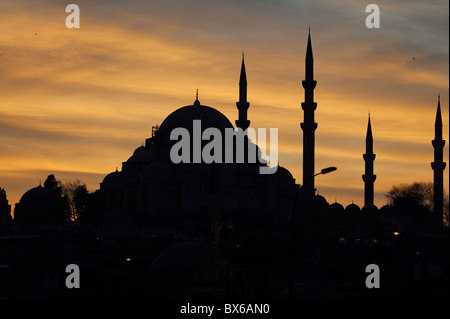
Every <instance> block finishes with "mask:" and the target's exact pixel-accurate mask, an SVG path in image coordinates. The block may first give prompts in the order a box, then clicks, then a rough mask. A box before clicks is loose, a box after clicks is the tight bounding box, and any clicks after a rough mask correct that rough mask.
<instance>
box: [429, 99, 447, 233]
mask: <svg viewBox="0 0 450 319" xmlns="http://www.w3.org/2000/svg"><path fill="white" fill-rule="evenodd" d="M432 144H433V148H434V162H433V163H431V167H432V168H433V171H434V187H433V188H434V196H433V197H434V211H433V217H434V218H433V219H434V222H435V225H436V226H442V224H443V209H444V169H445V162H444V145H445V140H443V139H442V116H441V98H440V96H439V97H438V106H437V112H436V121H435V123H434V140H433V141H432Z"/></svg>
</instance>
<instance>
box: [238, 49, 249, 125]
mask: <svg viewBox="0 0 450 319" xmlns="http://www.w3.org/2000/svg"><path fill="white" fill-rule="evenodd" d="M236 106H237V108H238V110H239V117H238V120H236V126H237V127H240V128H241V129H242V130H243V131H245V130H246V129H247V128H248V127H249V125H250V121H249V120H247V110H248V107H249V106H250V103H249V102H247V75H246V74H245V63H244V53H242V65H241V76H240V79H239V102H236Z"/></svg>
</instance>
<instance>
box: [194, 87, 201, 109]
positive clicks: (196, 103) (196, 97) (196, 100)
mask: <svg viewBox="0 0 450 319" xmlns="http://www.w3.org/2000/svg"><path fill="white" fill-rule="evenodd" d="M194 105H195V106H198V105H200V101H199V100H198V89H197V92H196V93H195V101H194Z"/></svg>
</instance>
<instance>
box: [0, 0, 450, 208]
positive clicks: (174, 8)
mask: <svg viewBox="0 0 450 319" xmlns="http://www.w3.org/2000/svg"><path fill="white" fill-rule="evenodd" d="M37 3H38V2H36V1H26V2H25V5H22V6H19V5H17V4H15V3H12V2H10V3H8V4H3V3H2V4H1V8H0V18H1V19H2V26H3V28H2V29H3V30H7V31H8V32H2V34H1V35H0V46H1V47H0V54H1V57H0V63H1V65H0V87H1V89H0V90H1V91H0V93H1V96H2V99H1V100H0V103H1V104H0V114H1V117H0V143H1V145H2V148H1V151H0V164H1V168H0V178H1V179H0V187H3V188H5V189H6V192H7V196H8V200H9V203H10V204H11V206H12V208H14V204H15V203H17V202H18V201H19V199H20V197H21V195H22V194H23V193H24V192H26V191H27V190H28V189H30V188H32V187H35V186H37V185H39V180H41V181H42V182H43V181H44V180H45V178H46V177H47V175H49V174H55V176H56V178H57V179H59V180H61V181H62V182H67V181H72V180H75V179H79V180H80V181H81V182H84V183H86V184H87V186H88V189H89V190H90V191H95V190H96V189H98V188H99V183H100V182H101V181H102V179H103V178H104V177H105V176H106V175H107V174H108V173H109V172H111V171H114V170H115V168H116V167H118V168H120V167H121V163H122V162H123V161H126V160H127V157H128V156H129V154H130V153H131V151H132V150H134V149H135V148H136V147H137V146H139V145H141V143H142V142H144V140H145V138H147V137H149V136H150V135H151V128H152V126H153V125H156V124H158V125H159V124H161V122H162V121H163V119H164V118H165V117H166V116H167V115H169V114H170V113H171V112H172V111H174V110H176V109H177V108H179V107H181V106H184V105H188V104H191V103H192V102H193V101H194V99H195V93H196V89H198V90H199V100H200V101H201V102H202V104H204V105H208V106H211V107H214V108H216V109H217V110H219V111H220V112H222V113H223V114H224V115H225V116H227V117H228V119H229V120H230V121H231V122H232V123H234V121H235V120H236V119H237V115H238V114H237V109H236V102H237V101H238V99H239V95H238V93H239V86H238V82H239V70H240V65H241V54H242V51H244V52H245V64H246V73H247V81H248V101H249V102H250V108H249V110H248V119H249V120H250V121H251V126H252V127H254V128H271V127H277V128H278V129H279V135H278V148H279V155H278V158H279V161H280V165H281V166H284V167H286V168H287V169H288V170H290V171H291V173H292V174H293V176H294V178H295V179H296V182H297V183H301V180H302V138H303V135H302V131H301V129H300V123H301V122H302V121H303V111H302V109H301V102H302V101H303V94H304V91H303V87H302V86H301V81H302V80H303V79H304V72H305V70H304V67H305V64H304V60H305V53H306V42H307V35H308V27H309V26H311V39H312V46H313V50H314V73H315V80H317V86H316V89H315V102H317V110H316V112H315V116H316V122H317V123H318V128H317V130H316V162H315V166H316V170H317V171H319V170H320V169H321V168H324V167H328V166H336V167H337V168H338V170H337V171H336V172H335V173H333V174H330V175H327V176H323V177H320V178H317V179H316V186H317V190H318V193H319V194H320V195H323V196H324V197H325V198H326V199H327V200H328V202H329V203H332V202H334V201H335V200H336V201H337V202H339V203H341V204H343V205H348V204H350V203H352V202H354V203H356V204H358V205H359V206H360V207H362V206H363V203H364V182H363V180H362V175H363V174H364V160H363V156H362V155H363V153H364V152H365V135H366V130H367V121H368V115H369V113H370V118H371V124H372V132H373V140H374V146H373V151H374V153H375V154H376V160H375V162H374V174H376V175H377V180H376V182H375V187H374V188H375V198H374V201H375V205H377V206H378V207H381V206H382V205H384V204H385V203H386V199H385V198H384V194H385V193H386V192H387V191H389V189H390V188H391V187H392V186H393V185H398V184H403V183H412V182H415V181H428V182H432V178H433V171H432V169H431V162H432V161H433V147H432V144H431V140H432V139H433V138H434V120H435V116H436V108H437V101H438V94H440V99H441V109H442V118H443V127H444V136H443V138H444V139H445V140H447V141H448V139H449V138H448V132H449V129H448V128H449V122H448V118H449V113H448V2H442V3H441V2H440V1H434V2H428V3H426V4H424V3H421V2H418V1H417V2H412V3H408V5H407V6H405V5H401V4H399V3H394V4H393V3H390V2H387V1H379V2H378V3H377V4H378V5H379V7H380V10H381V27H380V29H367V28H366V27H365V19H366V17H367V15H368V14H367V13H365V10H364V9H365V5H364V4H359V3H357V2H355V1H345V2H343V3H340V4H339V5H336V4H332V3H330V2H329V1H321V2H319V3H316V2H310V1H307V2H304V3H300V4H299V3H296V2H291V1H284V2H282V3H281V4H277V3H276V2H275V1H263V2H261V1H246V2H245V3H239V2H235V1H153V2H151V3H147V2H144V1H131V2H128V3H126V4H124V3H119V2H117V3H116V2H112V3H111V2H106V1H103V2H102V1H101V2H97V3H96V4H90V3H89V2H87V1H77V4H78V5H79V7H80V11H81V28H80V29H67V28H66V27H65V23H64V22H65V19H66V17H67V15H68V14H67V13H65V11H64V9H65V5H61V4H59V3H57V2H56V1H50V2H49V3H47V5H45V6H42V5H37ZM102 3H103V5H102ZM33 4H34V5H33ZM31 9H33V10H31ZM244 10H248V11H244ZM330 30H332V31H333V32H330ZM447 143H448V142H447ZM447 146H448V145H447ZM444 162H448V148H444ZM411 172H413V173H411ZM444 190H445V193H446V194H448V172H447V171H444Z"/></svg>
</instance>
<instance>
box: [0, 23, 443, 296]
mask: <svg viewBox="0 0 450 319" xmlns="http://www.w3.org/2000/svg"><path fill="white" fill-rule="evenodd" d="M315 85H316V81H315V80H314V76H313V55H312V45H311V36H310V32H308V42H307V50H306V59H305V80H304V81H303V87H304V89H305V101H304V102H303V103H302V109H303V111H304V121H303V122H302V123H301V128H302V130H303V140H304V143H303V189H302V190H303V191H304V193H303V194H304V196H303V197H302V198H300V202H304V201H306V202H308V203H312V205H296V202H294V200H295V198H296V195H297V194H298V193H299V189H300V185H299V184H297V183H296V182H295V179H294V178H293V176H292V174H291V173H290V172H289V170H287V169H286V168H284V167H282V166H278V167H277V170H276V172H274V173H273V174H259V168H261V167H266V166H267V163H266V162H265V161H264V160H263V159H262V158H261V151H260V150H259V148H258V146H257V145H255V144H253V143H251V142H250V141H249V140H248V139H245V138H244V139H243V142H242V143H243V144H244V145H245V150H246V151H248V150H249V149H253V150H254V152H253V153H250V152H248V153H245V154H247V155H248V156H247V157H245V158H244V160H243V161H242V162H236V161H234V162H233V163H227V162H225V161H222V162H220V163H216V162H213V163H207V162H205V161H204V160H203V159H202V158H201V159H200V160H199V161H198V162H195V161H194V159H195V156H196V155H195V154H194V150H195V147H192V148H191V149H190V162H189V163H176V164H175V163H173V162H172V160H171V157H170V152H171V149H172V147H173V146H174V145H175V143H177V142H178V140H173V139H171V132H173V130H174V129H176V128H183V129H185V130H186V131H188V132H189V133H190V142H191V143H190V145H191V146H192V145H193V144H194V140H193V139H194V134H193V133H194V130H195V127H194V124H193V121H195V120H198V121H201V131H200V133H201V132H204V131H205V130H206V129H208V128H215V129H218V130H219V131H220V132H224V131H225V130H227V129H234V127H233V125H232V124H231V122H230V120H228V118H227V117H225V116H224V115H223V114H222V113H221V112H220V111H219V110H218V109H215V108H212V107H209V106H206V105H203V104H201V103H200V101H199V97H198V91H197V94H196V97H195V101H194V102H193V104H192V105H187V106H183V107H180V108H177V109H175V110H174V111H173V112H172V113H170V114H169V115H168V116H167V117H166V118H165V119H164V120H163V121H162V123H160V125H155V126H153V127H152V131H151V136H150V137H149V138H147V139H146V140H145V144H144V145H141V146H138V147H137V148H136V149H135V151H134V152H133V154H131V156H130V157H129V158H128V159H127V160H125V161H124V162H123V163H122V167H121V169H120V170H119V168H117V169H116V170H115V171H113V172H111V173H109V174H108V175H107V176H105V178H104V179H103V181H102V182H101V183H100V188H99V189H98V190H96V191H95V192H94V193H92V194H90V197H89V202H88V206H87V209H86V213H85V215H84V216H83V218H80V219H79V220H77V221H76V222H73V221H71V222H68V221H63V220H62V219H63V215H62V214H63V211H64V208H63V207H62V206H61V205H62V202H61V200H62V197H61V193H56V195H55V193H52V191H51V187H49V188H50V189H47V188H46V187H42V186H38V187H35V188H32V189H31V190H29V191H27V192H26V193H25V194H24V195H23V196H22V198H21V200H20V202H19V203H18V204H17V205H16V216H15V217H16V218H15V219H14V220H13V221H12V223H8V227H9V228H8V229H6V230H5V229H4V228H0V231H2V233H0V298H79V297H82V298H99V297H100V298H122V297H123V298H135V297H144V298H149V299H164V298H168V299H170V298H180V299H189V300H192V299H196V298H227V297H231V298H244V299H254V298H266V299H268V298H269V299H283V298H287V297H288V287H289V288H290V287H291V286H292V287H293V296H294V297H295V298H303V297H304V298H308V299H312V298H339V299H342V298H369V299H371V298H378V297H380V296H382V297H386V298H398V297H416V298H417V297H429V296H436V297H437V298H441V297H444V298H445V297H446V298H448V273H449V272H448V270H449V255H448V254H449V250H448V244H449V242H448V228H447V229H444V228H443V227H441V228H439V229H438V230H436V229H435V230H434V232H431V231H430V228H428V225H425V224H424V223H423V222H422V221H423V219H420V222H416V221H415V220H414V218H409V217H410V216H405V215H402V213H400V212H399V211H397V210H396V208H395V207H394V206H391V205H385V206H383V207H381V208H380V209H377V207H376V206H375V205H374V182H375V178H376V175H374V168H373V163H374V160H375V154H374V153H373V136H372V126H371V119H370V115H369V119H368V125H367V134H366V152H365V153H364V154H363V158H364V161H365V174H364V175H362V178H363V181H364V197H365V200H364V207H363V208H362V209H361V208H360V207H359V206H358V205H356V204H355V203H351V204H349V205H347V206H346V207H345V208H344V206H343V205H341V204H340V203H338V202H337V201H336V202H335V203H332V204H328V202H327V200H326V199H325V198H324V197H323V196H320V195H316V194H315V188H314V156H315V155H314V143H315V142H314V134H315V130H316V128H317V123H315V121H314V111H315V109H316V106H317V103H316V102H314V88H315ZM249 105H250V103H249V102H248V99H247V76H246V70H245V63H244V56H242V62H241V70H240V76H239V101H238V102H237V103H236V107H237V109H238V119H237V120H236V121H235V123H236V127H237V128H240V129H242V130H245V129H247V128H248V127H249V125H250V120H249V118H248V115H247V112H248V109H249ZM435 128H436V131H435V139H434V140H433V147H434V151H435V159H434V162H433V163H432V168H433V170H434V174H435V189H434V192H435V201H436V202H435V212H434V215H435V216H439V218H440V222H442V212H441V213H436V212H437V210H438V209H439V208H441V207H442V196H441V197H439V194H441V195H442V192H443V186H442V181H443V170H444V168H445V163H443V147H444V143H445V141H444V140H443V139H442V119H441V110H440V100H439V102H438V109H437V114H436V123H435ZM234 138H235V139H234V141H233V147H237V145H238V143H239V142H238V139H239V138H241V136H239V135H236V136H235V137H234ZM197 142H198V141H197ZM202 142H204V141H202ZM222 145H225V143H224V141H222ZM200 146H204V145H202V144H201V145H200ZM250 154H253V155H254V156H255V157H256V158H253V157H252V156H253V155H250ZM222 160H223V158H222ZM53 177H54V176H53ZM53 180H54V179H53ZM54 181H55V180H54ZM44 186H45V183H44ZM436 195H438V196H436ZM0 199H1V198H0ZM5 213H6V214H9V213H10V206H9V204H8V203H7V201H5V200H3V201H1V200H0V221H1V219H4V218H2V217H4V215H5ZM408 213H411V215H414V214H415V213H416V212H408ZM439 214H440V215H439ZM293 216H295V217H296V218H295V219H293V218H292V217H293ZM29 225H33V226H35V227H23V226H29ZM291 262H292V263H291ZM72 263H75V264H77V265H78V266H79V267H80V269H81V273H82V275H81V276H82V280H81V289H71V290H69V289H67V287H66V286H65V278H66V276H67V274H66V273H64V269H65V267H66V266H67V265H68V264H72ZM373 263H377V264H378V265H380V266H382V276H383V277H382V278H383V281H382V289H380V290H378V291H374V290H369V289H368V288H367V287H366V286H365V284H364V280H365V276H367V274H366V273H364V269H365V267H366V266H367V265H368V264H373ZM289 265H294V267H293V268H292V269H293V272H292V276H288V274H291V273H290V270H291V268H290V267H289Z"/></svg>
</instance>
